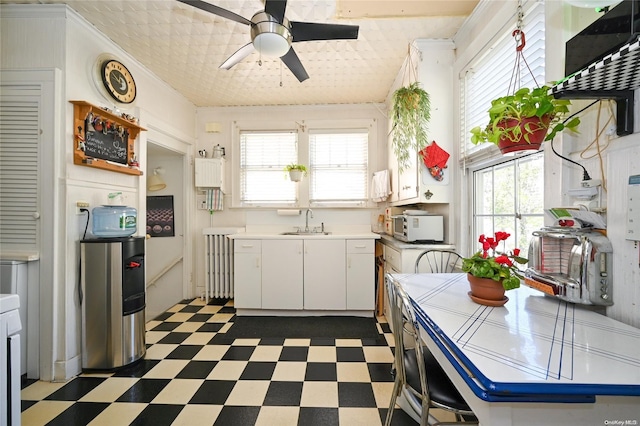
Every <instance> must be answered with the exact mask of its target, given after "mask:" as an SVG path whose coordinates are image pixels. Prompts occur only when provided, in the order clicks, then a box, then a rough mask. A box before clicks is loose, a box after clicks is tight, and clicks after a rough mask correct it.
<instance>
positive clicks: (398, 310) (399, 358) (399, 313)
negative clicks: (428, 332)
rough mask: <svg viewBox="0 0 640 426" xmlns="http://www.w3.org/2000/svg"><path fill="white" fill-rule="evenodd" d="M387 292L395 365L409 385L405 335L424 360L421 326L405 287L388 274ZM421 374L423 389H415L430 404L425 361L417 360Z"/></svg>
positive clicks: (398, 372)
mask: <svg viewBox="0 0 640 426" xmlns="http://www.w3.org/2000/svg"><path fill="white" fill-rule="evenodd" d="M385 281H386V285H387V293H388V296H389V309H390V311H391V321H392V322H393V327H394V329H393V338H394V343H395V349H394V365H395V370H396V374H399V375H401V376H400V377H401V380H402V383H404V384H406V385H408V381H407V377H406V369H405V365H404V362H405V359H406V358H405V354H404V350H405V341H404V338H405V335H406V336H408V337H410V338H411V341H410V342H408V343H410V344H411V345H413V347H414V350H415V360H422V359H423V353H422V339H421V337H420V334H419V333H420V328H419V326H418V322H417V320H416V317H415V313H414V310H413V306H411V302H410V300H409V296H408V295H407V293H406V292H405V291H404V289H403V288H402V287H401V286H400V285H399V284H398V283H396V282H395V280H394V279H393V278H391V277H390V276H388V275H387V277H386V279H385ZM416 364H417V366H418V372H419V376H420V387H421V389H413V392H414V393H415V394H416V395H420V396H421V398H422V400H423V401H424V402H426V404H427V405H428V404H429V392H428V387H427V374H426V370H425V365H424V363H423V362H416Z"/></svg>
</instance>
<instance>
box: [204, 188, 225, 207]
mask: <svg viewBox="0 0 640 426" xmlns="http://www.w3.org/2000/svg"><path fill="white" fill-rule="evenodd" d="M223 196H224V194H223V193H222V190H221V189H219V188H210V189H207V210H209V211H214V210H222V197H223Z"/></svg>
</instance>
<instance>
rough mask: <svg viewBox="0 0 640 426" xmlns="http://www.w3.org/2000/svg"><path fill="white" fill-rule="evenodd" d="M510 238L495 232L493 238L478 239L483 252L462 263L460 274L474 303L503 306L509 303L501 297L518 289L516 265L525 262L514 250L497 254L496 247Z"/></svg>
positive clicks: (481, 237)
mask: <svg viewBox="0 0 640 426" xmlns="http://www.w3.org/2000/svg"><path fill="white" fill-rule="evenodd" d="M510 236H511V234H509V233H507V232H503V231H498V232H496V233H495V236H494V237H485V235H484V234H482V235H480V238H479V239H478V242H479V243H480V244H482V249H481V250H479V251H477V252H476V253H475V254H474V255H473V256H471V257H469V258H463V259H462V270H463V271H464V272H466V273H467V278H468V280H469V285H470V287H471V291H470V292H469V297H471V299H472V300H473V301H474V302H476V303H479V304H481V305H487V306H502V305H504V304H505V303H506V302H507V301H508V300H509V299H508V298H507V297H505V296H504V292H505V290H512V289H514V288H518V287H520V279H521V278H522V273H521V272H520V270H519V269H518V268H517V267H516V265H515V264H516V263H518V264H521V265H524V264H526V263H527V262H528V260H527V259H525V258H524V257H520V249H517V248H515V249H513V250H512V251H511V252H510V253H505V252H498V251H496V249H497V247H498V244H499V243H500V242H501V241H502V242H504V241H506V239H507V238H509V237H510ZM503 244H504V243H503ZM490 253H491V254H490Z"/></svg>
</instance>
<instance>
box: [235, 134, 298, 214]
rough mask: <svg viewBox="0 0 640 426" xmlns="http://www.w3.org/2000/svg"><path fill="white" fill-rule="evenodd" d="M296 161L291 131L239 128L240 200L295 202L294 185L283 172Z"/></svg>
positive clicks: (248, 201)
mask: <svg viewBox="0 0 640 426" xmlns="http://www.w3.org/2000/svg"><path fill="white" fill-rule="evenodd" d="M297 161H298V135H297V133H296V132H295V131H284V132H283V131H279V132H265V131H260V132H254V131H241V132H240V201H241V202H242V203H243V204H252V205H260V204H292V203H295V201H296V198H297V194H296V185H295V183H294V182H291V181H290V180H289V178H288V177H286V174H285V172H284V167H285V166H286V165H287V164H291V163H297Z"/></svg>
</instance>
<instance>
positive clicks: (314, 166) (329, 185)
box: [309, 129, 369, 204]
mask: <svg viewBox="0 0 640 426" xmlns="http://www.w3.org/2000/svg"><path fill="white" fill-rule="evenodd" d="M368 152H369V132H368V131H367V130H366V129H353V130H310V131H309V164H310V167H309V172H310V173H309V185H310V188H309V200H310V202H311V203H315V204H318V203H334V204H335V203H345V204H346V203H349V204H364V203H365V202H366V200H367V181H368V167H367V160H368Z"/></svg>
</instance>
